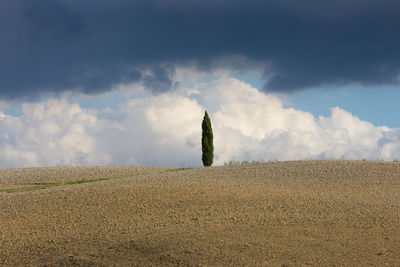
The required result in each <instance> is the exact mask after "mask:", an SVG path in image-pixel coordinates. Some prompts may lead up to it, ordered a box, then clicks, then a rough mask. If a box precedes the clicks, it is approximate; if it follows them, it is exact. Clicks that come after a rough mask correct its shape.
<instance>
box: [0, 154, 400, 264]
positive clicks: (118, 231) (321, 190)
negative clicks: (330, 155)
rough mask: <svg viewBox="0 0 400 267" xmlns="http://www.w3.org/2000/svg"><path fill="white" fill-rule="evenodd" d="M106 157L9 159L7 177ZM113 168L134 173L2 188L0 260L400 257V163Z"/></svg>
mask: <svg viewBox="0 0 400 267" xmlns="http://www.w3.org/2000/svg"><path fill="white" fill-rule="evenodd" d="M96 168H100V167H90V168H78V169H76V168H75V170H73V169H74V168H71V173H75V174H71V175H69V176H68V175H67V176H66V173H69V170H68V168H65V167H64V168H61V167H60V168H31V169H17V170H2V171H0V188H3V189H4V188H7V187H8V186H23V185H30V184H32V183H60V182H66V181H75V180H77V179H90V178H98V177H105V172H106V169H107V168H104V167H102V168H104V169H103V170H99V169H96ZM119 168H121V169H119ZM123 168H133V169H130V170H129V171H127V172H126V173H124V171H126V169H125V170H124V169H123ZM118 169H119V170H118ZM96 170H97V171H96ZM110 170H111V171H110ZM13 171H14V172H15V173H20V175H19V176H18V175H16V174H15V173H14V175H16V176H15V177H17V178H15V181H14V180H13V177H12V175H11V174H10V172H13ZM91 172H92V173H95V174H94V175H93V176H91V175H90V173H91ZM5 173H6V174H5ZM44 173H47V174H46V175H42V174H44ZM82 173H83V174H82ZM107 175H108V176H107V177H117V176H124V175H129V176H131V177H128V178H121V179H113V180H108V181H100V182H92V183H85V184H76V185H69V186H66V185H65V186H64V185H62V186H57V187H53V188H47V189H40V190H32V191H22V192H14V193H7V192H1V193H0V265H2V266H131V265H141V266H142V265H162V266H165V265H268V266H298V265H314V266H326V265H329V266H331V265H340V266H342V265H347V266H368V265H370V266H385V265H388V266H400V163H387V162H363V161H296V162H277V163H262V164H248V165H237V166H225V167H212V168H196V169H187V170H181V169H177V170H172V169H162V168H137V167H114V168H110V169H108V173H107ZM32 177H36V178H35V179H33V178H32ZM40 177H45V178H43V179H42V180H40Z"/></svg>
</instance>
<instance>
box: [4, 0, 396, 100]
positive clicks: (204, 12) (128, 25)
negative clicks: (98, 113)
mask: <svg viewBox="0 0 400 267" xmlns="http://www.w3.org/2000/svg"><path fill="white" fill-rule="evenodd" d="M399 10H400V1H397V0H386V1H385V0H352V1H344V0H337V1H328V0H297V1H295V0H265V1H261V0H247V1H244V0H243V1H239V0H212V1H211V0H201V1H200V0H168V1H167V0H136V1H134V0H132V1H128V0H114V1H111V0H107V1H106V0H86V1H81V0H79V1H78V0H41V1H35V0H3V1H0V32H1V34H0V94H1V97H2V98H16V97H21V96H25V97H31V96H35V95H37V94H38V93H39V92H46V91H52V92H57V91H60V92H61V91H64V90H81V91H83V92H87V93H95V92H100V91H104V90H108V89H110V88H111V87H112V86H113V85H114V84H118V83H128V82H131V81H138V80H140V79H142V80H143V82H144V84H145V85H146V86H147V87H149V89H151V90H153V91H155V92H163V91H165V90H168V87H170V86H171V80H170V78H171V74H173V71H174V70H173V67H171V66H178V65H181V66H182V65H185V64H188V63H193V62H194V63H195V64H196V65H197V67H199V68H202V69H205V70H211V69H212V67H213V66H212V64H211V63H212V60H213V59H216V58H221V57H224V56H226V57H229V56H231V55H243V56H245V57H247V58H248V59H250V60H252V61H256V62H259V63H265V77H267V78H268V79H267V83H266V85H265V88H266V89H267V90H278V91H279V90H280V91H292V90H297V89H302V88H308V87H315V86H320V85H325V84H347V83H358V84H363V85H379V84H393V83H398V82H399V80H398V76H399V71H400V16H399V15H398V11H399ZM165 66H169V67H167V68H166V67H165ZM226 67H232V66H230V65H228V63H227V66H226ZM233 67H235V68H242V69H246V66H233ZM143 70H150V71H151V72H152V74H150V75H148V74H144V73H142V71H143Z"/></svg>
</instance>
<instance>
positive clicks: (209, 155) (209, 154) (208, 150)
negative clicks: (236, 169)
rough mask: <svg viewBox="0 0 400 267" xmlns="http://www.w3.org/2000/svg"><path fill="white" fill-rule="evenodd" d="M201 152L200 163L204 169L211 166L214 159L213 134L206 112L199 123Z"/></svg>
mask: <svg viewBox="0 0 400 267" xmlns="http://www.w3.org/2000/svg"><path fill="white" fill-rule="evenodd" d="M201 128H202V133H201V150H202V152H203V155H202V158H201V159H202V161H203V165H204V167H208V166H211V165H212V163H213V158H214V144H213V139H214V136H213V132H212V128H211V120H210V117H209V116H208V113H207V110H206V112H205V114H204V118H203V122H202V123H201Z"/></svg>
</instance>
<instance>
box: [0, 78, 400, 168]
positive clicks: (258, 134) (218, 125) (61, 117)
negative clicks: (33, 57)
mask: <svg viewBox="0 0 400 267" xmlns="http://www.w3.org/2000/svg"><path fill="white" fill-rule="evenodd" d="M182 84H183V83H182ZM191 84H192V86H190V87H189V88H185V87H184V86H183V85H182V86H181V87H180V88H179V89H177V90H175V91H173V92H169V93H165V94H161V95H157V96H153V95H142V96H140V97H138V98H131V99H127V100H126V102H124V103H122V104H120V105H119V106H118V107H116V108H112V109H110V108H108V109H105V110H102V111H100V110H88V109H83V108H82V107H80V106H79V105H78V104H74V103H69V102H68V101H67V100H66V99H65V98H64V99H48V100H46V101H43V102H40V103H25V104H23V105H22V114H21V115H18V116H16V115H15V116H11V115H6V114H3V113H1V114H2V115H1V116H0V129H1V132H0V167H1V168H9V167H25V166H49V165H130V164H135V165H175V166H200V165H201V144H200V143H201V142H200V141H201V121H202V118H203V114H204V110H206V109H207V110H208V112H209V114H210V117H211V121H212V125H213V131H214V145H215V153H214V154H215V158H214V162H215V164H223V163H224V162H227V161H229V160H232V159H233V160H270V159H278V160H297V159H306V158H310V159H364V158H365V159H370V160H376V159H382V160H394V159H400V129H391V128H388V127H385V126H382V127H377V126H375V125H373V124H371V123H369V122H366V121H362V120H360V119H359V118H357V117H356V116H354V115H352V114H351V113H349V112H347V111H345V110H343V109H341V108H339V107H334V108H332V109H331V115H330V116H329V117H322V116H320V117H315V116H314V115H313V114H311V113H309V112H305V111H301V110H296V109H293V108H287V107H285V106H284V105H283V103H282V101H281V100H280V99H279V98H278V97H277V96H274V95H268V94H264V93H262V92H260V91H259V90H257V89H255V88H252V87H251V86H250V85H249V84H246V83H245V82H243V81H240V80H238V79H234V78H231V77H229V76H228V75H225V76H223V77H220V78H218V79H214V80H211V81H208V82H200V81H198V82H192V83H191Z"/></svg>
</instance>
